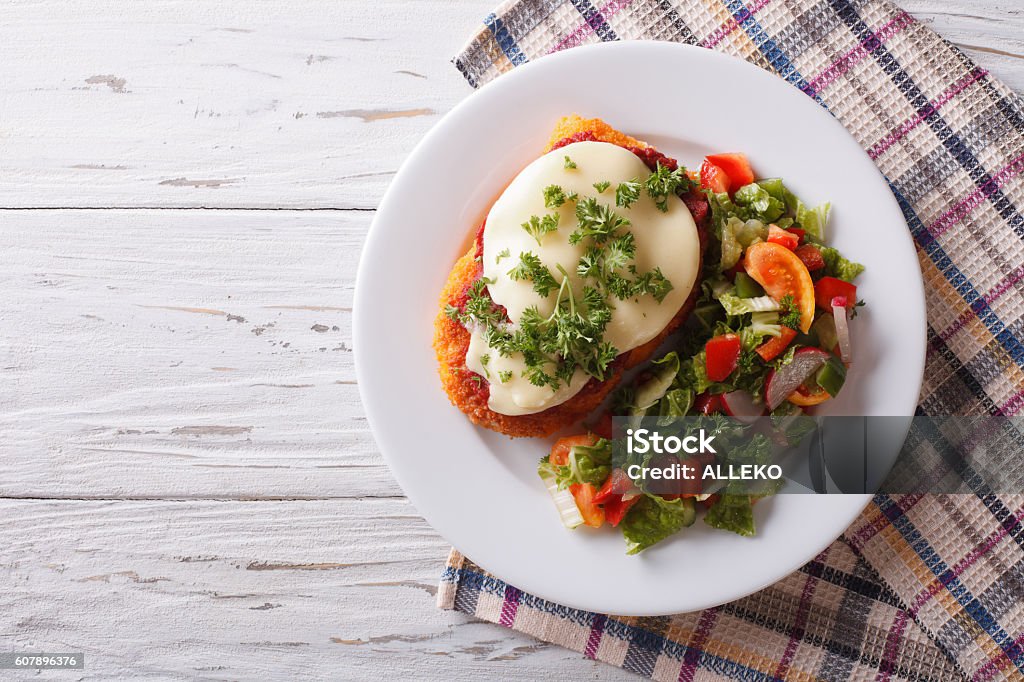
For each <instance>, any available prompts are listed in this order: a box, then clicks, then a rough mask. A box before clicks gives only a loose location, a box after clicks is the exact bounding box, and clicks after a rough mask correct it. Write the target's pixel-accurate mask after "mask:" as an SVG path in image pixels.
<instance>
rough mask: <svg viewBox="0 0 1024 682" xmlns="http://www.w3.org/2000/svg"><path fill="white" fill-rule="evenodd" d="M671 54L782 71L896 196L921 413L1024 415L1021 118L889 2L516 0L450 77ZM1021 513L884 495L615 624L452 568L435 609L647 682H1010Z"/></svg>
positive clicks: (980, 498) (1020, 657) (995, 505)
mask: <svg viewBox="0 0 1024 682" xmlns="http://www.w3.org/2000/svg"><path fill="white" fill-rule="evenodd" d="M638 39H641V40H671V41H677V42H683V43H689V44H696V45H702V46H704V47H707V48H710V49H714V50H718V51H720V52H725V53H727V54H731V55H736V56H739V57H742V58H744V59H746V60H748V61H750V62H753V63H754V64H757V65H758V66H761V67H762V68H764V69H767V70H769V71H772V72H774V73H777V74H778V75H779V76H780V77H782V78H784V79H786V80H787V81H789V82H790V83H792V84H793V85H794V86H795V87H797V88H799V89H800V90H802V91H803V92H804V93H806V94H807V95H808V96H809V97H813V98H814V99H815V100H817V101H818V102H819V103H820V104H821V105H822V106H824V107H826V108H827V109H828V110H829V111H830V112H831V113H832V114H833V115H834V116H835V117H836V118H838V119H839V120H840V121H841V122H842V123H843V124H844V125H845V126H846V127H847V129H849V131H850V132H851V133H852V134H853V135H854V136H855V137H856V138H857V140H858V141H859V142H860V143H861V145H862V146H863V147H864V149H865V150H867V152H868V154H870V156H871V158H872V159H874V160H875V162H876V163H877V164H878V167H879V168H880V169H881V171H882V172H883V173H884V174H885V175H886V177H887V178H888V180H889V182H890V185H891V187H892V190H893V192H894V194H895V195H896V198H897V200H898V201H899V204H900V206H901V207H902V209H903V212H904V214H905V215H906V218H907V223H908V224H909V226H910V230H911V233H912V234H913V237H914V239H915V241H916V244H917V248H918V255H919V259H920V264H921V269H922V272H923V273H924V279H925V289H926V292H927V302H928V321H929V328H928V341H929V346H928V364H927V369H926V373H925V380H924V387H923V389H922V393H921V398H920V406H919V408H918V410H919V413H920V414H926V415H970V414H995V415H999V414H1006V415H1013V414H1017V413H1018V412H1019V411H1021V409H1022V408H1024V372H1022V365H1024V284H1022V279H1024V244H1022V239H1024V219H1022V217H1021V210H1020V209H1021V207H1024V178H1022V173H1024V104H1022V102H1021V100H1019V99H1018V98H1017V97H1016V96H1015V95H1014V94H1013V93H1012V92H1010V91H1009V90H1008V89H1007V88H1006V87H1005V86H1003V85H1002V84H1001V83H999V82H998V81H996V80H995V79H993V78H992V77H991V76H989V75H988V74H987V73H986V72H985V71H984V70H983V69H981V68H979V67H978V66H977V65H975V64H974V63H972V62H971V60H970V59H968V58H967V57H966V56H964V55H963V54H962V53H961V52H960V51H959V50H957V49H956V48H954V47H953V46H952V45H950V44H949V43H947V42H945V41H943V40H942V39H941V38H939V37H938V36H937V35H935V34H934V33H933V32H932V31H930V30H929V29H927V28H925V27H924V26H922V25H921V24H919V23H918V22H917V21H915V20H914V19H913V18H911V17H910V16H909V15H908V14H907V13H906V12H903V11H901V10H900V9H899V8H898V7H896V6H894V5H893V4H891V3H889V2H887V1H886V0H747V1H746V2H743V1H742V0H609V1H607V2H595V1H594V0H516V1H513V2H507V3H505V4H503V5H501V6H500V7H499V9H498V10H497V11H496V12H495V13H494V14H492V15H490V16H488V17H487V18H486V19H485V20H484V27H483V28H482V29H481V30H480V32H479V33H478V34H477V35H476V36H475V37H474V38H473V39H472V40H471V41H470V43H469V44H468V45H467V46H466V48H465V49H464V50H463V52H462V53H461V54H459V55H458V56H457V57H456V58H455V65H456V66H457V67H458V68H459V70H460V71H461V72H462V73H463V75H464V76H465V77H466V79H467V80H468V81H469V82H470V84H472V85H473V86H475V87H476V86H480V85H483V84H484V83H487V82H488V81H491V80H493V79H494V78H497V77H498V76H499V75H501V74H502V73H504V72H506V71H508V70H510V69H512V68H514V67H515V66H517V65H519V64H523V63H525V62H527V61H530V60H534V59H538V58H540V57H542V56H544V55H545V54H548V53H551V52H555V51H558V50H563V49H567V48H571V47H575V46H577V45H582V44H585V43H592V42H598V41H608V40H638ZM1022 520H1024V495H1015V496H1006V495H1002V496H1001V495H995V494H992V493H991V491H989V490H985V489H977V490H975V494H973V495H956V496H953V495H949V496H939V495H929V496H916V495H915V496H881V495H880V496H877V497H876V499H875V500H874V501H873V502H872V504H871V505H870V506H869V507H868V508H867V510H866V511H865V512H864V513H863V514H862V516H861V517H860V518H859V519H858V520H857V521H856V522H855V523H854V524H853V526H851V527H850V528H849V529H848V530H847V531H846V533H845V534H844V536H843V537H842V538H840V539H839V540H837V541H836V542H835V543H834V544H833V545H832V546H831V547H829V548H828V549H827V550H826V551H825V552H822V554H821V555H819V556H818V557H816V558H815V559H814V560H813V561H811V562H810V563H808V564H807V565H806V566H804V567H803V568H802V569H800V570H799V571H797V572H796V573H794V574H793V575H790V576H789V577H787V578H785V579H783V580H781V581H779V582H778V583H777V584H775V585H773V586H771V587H769V588H767V589H765V590H763V591H761V592H759V593H757V594H754V595H752V596H750V597H746V598H744V599H740V600H738V601H735V602H732V603H730V604H726V605H724V606H720V607H717V608H714V609H709V610H706V611H703V612H699V613H690V614H680V615H677V616H671V617H657V618H625V617H617V616H610V615H605V614H596V613H588V612H584V611H578V610H574V609H569V608H566V607H564V606H560V605H558V604H554V603H551V602H547V601H544V600H541V599H538V598H536V597H533V596H531V595H529V594H525V593H523V592H521V591H520V590H518V589H516V588H515V587H513V586H511V585H507V584H505V583H503V582H502V581H500V580H498V579H497V578H495V577H493V576H491V575H488V574H487V573H486V572H485V571H483V570H482V569H480V568H479V567H477V566H475V565H474V564H473V563H472V562H471V561H470V560H469V559H467V558H466V557H463V556H461V555H459V554H458V553H457V552H453V553H452V555H451V557H450V559H449V562H448V567H447V569H446V570H445V573H444V576H443V579H442V582H441V589H440V592H439V594H438V602H439V605H440V606H442V607H443V608H449V609H457V610H459V611H462V612H465V613H468V614H471V615H474V616H476V617H478V618H481V619H484V620H488V621H492V622H495V623H500V624H501V625H504V626H506V627H510V628H513V629H515V630H519V631H521V632H525V633H528V634H530V635H533V636H535V637H538V638H540V639H543V640H546V641H549V642H554V643H557V644H560V645H562V646H565V647H568V648H570V649H574V650H576V651H579V652H582V653H583V655H584V656H586V657H588V658H593V659H598V660H601V661H606V662H608V663H611V664H613V665H617V666H622V667H624V668H626V669H628V670H631V671H634V672H636V673H639V674H641V675H645V676H648V677H651V678H654V679H658V680H677V679H678V680H710V679H743V680H769V679H800V680H805V679H806V680H810V679H825V680H851V679H853V680H867V679H880V680H922V681H923V680H956V679H973V680H993V679H1020V680H1024V672H1022V671H1024V551H1022V546H1024V526H1022Z"/></svg>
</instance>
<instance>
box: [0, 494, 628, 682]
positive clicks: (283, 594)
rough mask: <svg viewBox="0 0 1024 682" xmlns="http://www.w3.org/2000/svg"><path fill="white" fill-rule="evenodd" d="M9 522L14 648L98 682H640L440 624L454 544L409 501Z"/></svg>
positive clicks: (21, 517)
mask: <svg viewBox="0 0 1024 682" xmlns="http://www.w3.org/2000/svg"><path fill="white" fill-rule="evenodd" d="M0 517H2V518H3V519H4V523H3V524H0V583H2V584H3V585H4V589H3V590H0V649H2V650H4V651H25V650H29V649H30V650H33V651H38V650H44V651H45V650H49V651H83V652H85V654H86V665H87V667H86V670H85V672H84V675H83V679H90V680H92V679H142V678H146V677H152V678H157V679H169V680H179V679H181V680H184V679H210V680H221V679H224V680H227V679H334V680H338V679H341V680H368V679H400V680H406V679H442V678H445V679H453V676H456V677H457V678H458V679H495V678H504V679H510V680H539V679H558V678H560V677H561V678H564V677H565V676H567V675H568V676H570V677H571V678H573V679H576V678H579V677H582V676H586V677H587V678H590V679H596V680H613V679H629V678H630V677H632V676H631V675H629V674H628V673H624V672H623V671H620V670H617V669H615V668H611V667H610V666H605V665H603V664H598V663H594V662H590V661H585V660H583V659H582V657H581V656H580V655H578V654H574V653H572V652H568V651H566V650H564V649H560V648H559V647H553V646H548V645H545V644H542V643H538V642H537V641H536V640H532V639H530V638H527V637H523V636H521V635H517V634H515V633H513V632H511V631H509V630H505V629H504V628H498V627H496V626H491V625H486V624H482V623H474V622H471V621H469V620H468V619H466V618H464V617H462V616H459V615H457V614H452V613H446V612H442V611H439V610H437V609H436V608H435V607H434V590H435V587H436V581H437V579H438V577H439V571H440V567H441V566H442V562H443V559H444V557H445V556H446V554H447V551H448V548H447V545H446V544H445V543H444V541H442V540H441V539H440V538H438V537H437V536H436V535H435V534H434V533H433V531H431V530H430V528H429V527H427V526H426V524H425V523H424V522H423V521H422V520H421V519H419V517H418V516H417V515H416V513H415V511H414V510H413V509H412V508H411V507H410V506H409V505H408V504H407V503H405V502H403V501H396V500H361V501H353V500H339V501H327V502H324V501H318V502H259V503H246V502H211V501H202V502H167V501H163V502H123V501H122V502H73V501H53V502H37V501H32V502H29V501H10V500H6V501H0ZM58 676H60V679H65V677H66V673H51V674H49V675H46V676H44V677H45V678H47V679H49V678H50V677H53V678H55V679H56V678H57V677H58Z"/></svg>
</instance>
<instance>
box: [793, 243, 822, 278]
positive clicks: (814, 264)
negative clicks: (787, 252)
mask: <svg viewBox="0 0 1024 682" xmlns="http://www.w3.org/2000/svg"><path fill="white" fill-rule="evenodd" d="M793 253H795V254H796V257H797V258H799V259H800V261H801V262H802V263H803V264H804V265H806V266H807V269H808V270H810V271H811V272H814V271H815V270H821V269H822V268H823V267H825V259H824V258H822V257H821V249H819V248H818V247H817V246H814V245H813V244H804V245H803V246H798V247H796V250H795V251H793Z"/></svg>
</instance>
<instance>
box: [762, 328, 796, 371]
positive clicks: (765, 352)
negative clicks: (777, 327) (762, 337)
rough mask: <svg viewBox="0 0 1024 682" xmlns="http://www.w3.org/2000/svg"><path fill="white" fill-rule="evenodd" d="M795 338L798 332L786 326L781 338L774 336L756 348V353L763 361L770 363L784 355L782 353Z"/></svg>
mask: <svg viewBox="0 0 1024 682" xmlns="http://www.w3.org/2000/svg"><path fill="white" fill-rule="evenodd" d="M795 338H796V330H795V329H790V328H789V327H785V326H784V327H783V328H782V335H781V336H773V337H772V338H770V339H768V340H767V341H765V342H764V343H762V344H761V345H760V346H758V347H757V348H755V349H754V352H755V353H757V354H758V355H760V356H761V359H762V360H764V361H765V362H769V361H771V360H774V359H775V358H777V357H779V356H780V355H782V351H784V350H786V348H788V347H789V344H791V343H792V342H793V339H795Z"/></svg>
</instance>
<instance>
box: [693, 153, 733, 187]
mask: <svg viewBox="0 0 1024 682" xmlns="http://www.w3.org/2000/svg"><path fill="white" fill-rule="evenodd" d="M700 188H701V189H709V190H711V191H712V192H714V193H715V194H721V193H722V192H728V191H729V176H728V175H726V174H725V171H724V170H722V169H721V168H719V167H718V166H716V165H715V164H713V163H711V162H709V161H707V160H705V161H704V163H703V164H701V167H700Z"/></svg>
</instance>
